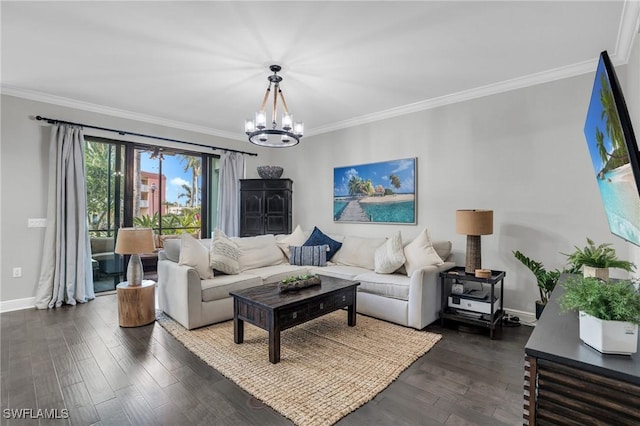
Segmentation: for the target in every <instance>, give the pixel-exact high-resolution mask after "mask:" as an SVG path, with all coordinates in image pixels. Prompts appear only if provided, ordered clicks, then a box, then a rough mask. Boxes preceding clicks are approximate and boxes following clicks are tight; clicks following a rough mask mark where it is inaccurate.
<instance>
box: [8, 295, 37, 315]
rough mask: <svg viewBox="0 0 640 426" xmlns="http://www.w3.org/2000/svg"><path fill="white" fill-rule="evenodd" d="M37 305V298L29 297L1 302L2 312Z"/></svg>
mask: <svg viewBox="0 0 640 426" xmlns="http://www.w3.org/2000/svg"><path fill="white" fill-rule="evenodd" d="M35 307H36V298H35V297H27V298H25V299H13V300H5V301H3V302H0V313H3V312H11V311H19V310H21V309H31V308H35Z"/></svg>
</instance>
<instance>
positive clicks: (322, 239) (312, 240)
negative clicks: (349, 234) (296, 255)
mask: <svg viewBox="0 0 640 426" xmlns="http://www.w3.org/2000/svg"><path fill="white" fill-rule="evenodd" d="M325 244H326V245H328V246H329V251H328V252H327V261H329V260H331V258H332V257H333V255H334V254H336V252H337V251H338V250H340V247H342V243H339V242H338V241H336V240H332V239H331V238H329V237H327V236H326V235H325V234H323V233H322V231H321V230H319V229H318V227H317V226H314V227H313V232H312V233H311V235H310V236H309V239H307V241H306V242H305V243H304V244H303V246H322V245H325Z"/></svg>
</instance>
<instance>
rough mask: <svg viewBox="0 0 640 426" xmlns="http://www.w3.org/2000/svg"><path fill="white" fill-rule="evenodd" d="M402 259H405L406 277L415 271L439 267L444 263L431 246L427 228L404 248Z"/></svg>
mask: <svg viewBox="0 0 640 426" xmlns="http://www.w3.org/2000/svg"><path fill="white" fill-rule="evenodd" d="M404 257H405V258H406V259H407V260H406V261H405V263H404V266H405V269H406V270H407V276H411V274H413V273H414V272H415V271H417V270H418V269H421V268H424V267H425V266H433V265H436V266H439V265H442V264H443V263H444V261H443V260H442V259H441V258H440V256H438V253H436V250H435V249H434V248H433V244H431V238H429V231H427V228H424V230H423V231H422V232H421V233H420V235H418V236H417V237H416V238H415V239H414V240H413V241H411V242H410V243H409V244H407V246H406V247H405V248H404Z"/></svg>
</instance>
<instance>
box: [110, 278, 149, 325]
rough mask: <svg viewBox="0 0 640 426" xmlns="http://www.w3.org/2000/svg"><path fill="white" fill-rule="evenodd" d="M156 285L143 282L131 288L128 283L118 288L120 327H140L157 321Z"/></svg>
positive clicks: (121, 284)
mask: <svg viewBox="0 0 640 426" xmlns="http://www.w3.org/2000/svg"><path fill="white" fill-rule="evenodd" d="M155 290H156V283H155V281H151V280H143V281H142V284H141V285H138V286H130V285H129V283H128V282H127V281H124V282H121V283H120V284H118V285H117V286H116V291H117V292H118V321H119V323H120V327H140V326H142V325H147V324H151V323H152V322H154V321H155V320H156V292H155Z"/></svg>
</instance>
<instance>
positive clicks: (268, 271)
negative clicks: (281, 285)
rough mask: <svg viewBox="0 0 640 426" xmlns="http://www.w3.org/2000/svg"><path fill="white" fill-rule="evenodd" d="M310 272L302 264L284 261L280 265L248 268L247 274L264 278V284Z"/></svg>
mask: <svg viewBox="0 0 640 426" xmlns="http://www.w3.org/2000/svg"><path fill="white" fill-rule="evenodd" d="M307 272H308V269H307V268H305V267H302V266H295V265H289V264H288V263H283V264H280V265H273V266H263V267H262V268H257V269H248V270H246V271H245V272H243V273H245V274H250V275H257V276H259V277H260V278H262V279H263V280H264V284H271V283H277V282H278V281H282V280H283V279H285V278H287V277H290V276H294V275H303V274H306V273H307Z"/></svg>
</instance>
